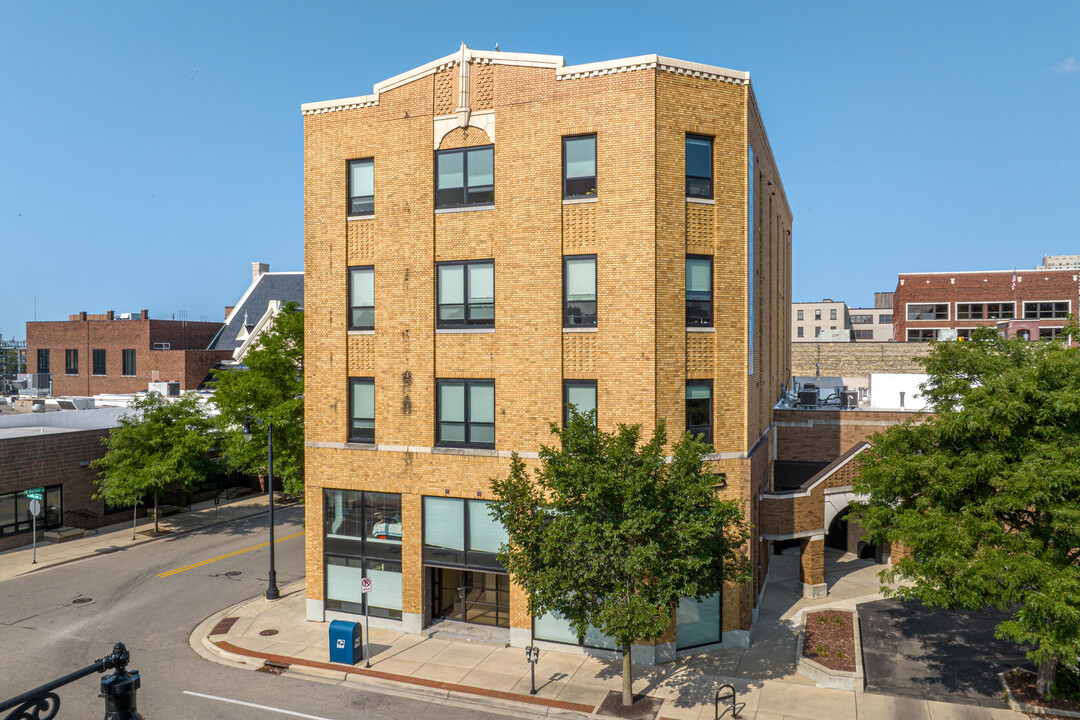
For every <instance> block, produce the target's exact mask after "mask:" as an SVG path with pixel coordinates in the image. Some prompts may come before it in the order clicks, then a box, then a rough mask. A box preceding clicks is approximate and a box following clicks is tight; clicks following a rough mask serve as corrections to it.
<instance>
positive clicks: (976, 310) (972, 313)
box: [956, 303, 983, 320]
mask: <svg viewBox="0 0 1080 720" xmlns="http://www.w3.org/2000/svg"><path fill="white" fill-rule="evenodd" d="M982 318H983V304H982V303H956V319H957V320H982Z"/></svg>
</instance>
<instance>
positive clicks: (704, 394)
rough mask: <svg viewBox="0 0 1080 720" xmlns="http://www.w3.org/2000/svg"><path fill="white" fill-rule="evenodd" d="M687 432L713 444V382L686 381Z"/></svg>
mask: <svg viewBox="0 0 1080 720" xmlns="http://www.w3.org/2000/svg"><path fill="white" fill-rule="evenodd" d="M686 430H687V432H689V433H690V434H691V435H701V436H702V437H703V439H704V440H705V442H707V443H710V444H711V443H712V380H687V381H686Z"/></svg>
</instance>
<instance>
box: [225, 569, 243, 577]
mask: <svg viewBox="0 0 1080 720" xmlns="http://www.w3.org/2000/svg"><path fill="white" fill-rule="evenodd" d="M240 574H241V572H240V571H239V570H230V571H229V572H227V573H225V577H236V576H237V575H240Z"/></svg>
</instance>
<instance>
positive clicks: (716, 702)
mask: <svg viewBox="0 0 1080 720" xmlns="http://www.w3.org/2000/svg"><path fill="white" fill-rule="evenodd" d="M724 688H727V689H728V690H730V691H731V694H730V695H724V696H723V697H720V693H722V692H724ZM721 700H723V701H725V702H726V701H728V700H730V701H731V708H730V709H731V717H733V718H737V717H739V706H738V705H736V704H735V687H734V686H733V685H730V684H728V683H725V684H723V685H721V686H720V687H718V688H716V694H715V695H713V714H714V716H715V720H720V701H721ZM724 714H725V715H727V709H725V710H724Z"/></svg>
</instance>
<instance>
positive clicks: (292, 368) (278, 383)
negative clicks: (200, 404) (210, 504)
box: [214, 303, 304, 496]
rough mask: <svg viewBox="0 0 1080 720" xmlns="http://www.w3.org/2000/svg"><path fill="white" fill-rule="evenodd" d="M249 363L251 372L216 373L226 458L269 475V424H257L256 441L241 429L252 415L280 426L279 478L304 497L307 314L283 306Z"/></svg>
mask: <svg viewBox="0 0 1080 720" xmlns="http://www.w3.org/2000/svg"><path fill="white" fill-rule="evenodd" d="M244 365H245V367H246V369H243V368H241V369H230V370H215V371H214V404H215V405H216V406H217V409H218V416H217V421H216V423H217V426H218V428H219V429H220V430H221V437H222V440H221V452H222V456H223V457H224V459H225V461H226V462H227V463H228V464H229V466H230V467H232V468H234V469H236V470H239V471H240V472H245V473H252V474H258V475H264V474H266V470H267V459H268V453H267V432H266V426H265V424H264V425H263V426H261V427H260V426H258V425H256V424H255V423H252V425H251V430H252V437H251V440H250V441H245V440H244V439H243V437H242V435H241V431H242V429H243V426H244V419H245V418H247V417H256V418H258V419H260V420H262V421H264V423H265V422H266V421H268V420H269V421H270V422H272V423H273V426H274V476H275V477H277V478H280V479H281V481H282V486H283V487H284V488H285V492H286V493H288V494H290V495H299V496H303V493H304V313H303V311H302V310H299V309H298V308H297V305H296V303H286V304H285V305H283V306H282V308H281V310H280V311H279V312H278V314H277V316H276V317H275V318H274V320H273V323H272V324H271V325H270V327H269V328H267V329H266V330H265V331H264V332H263V333H262V334H261V335H260V336H259V339H258V341H257V343H256V345H255V347H253V348H252V349H251V350H249V351H248V354H247V356H246V357H245V358H244Z"/></svg>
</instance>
